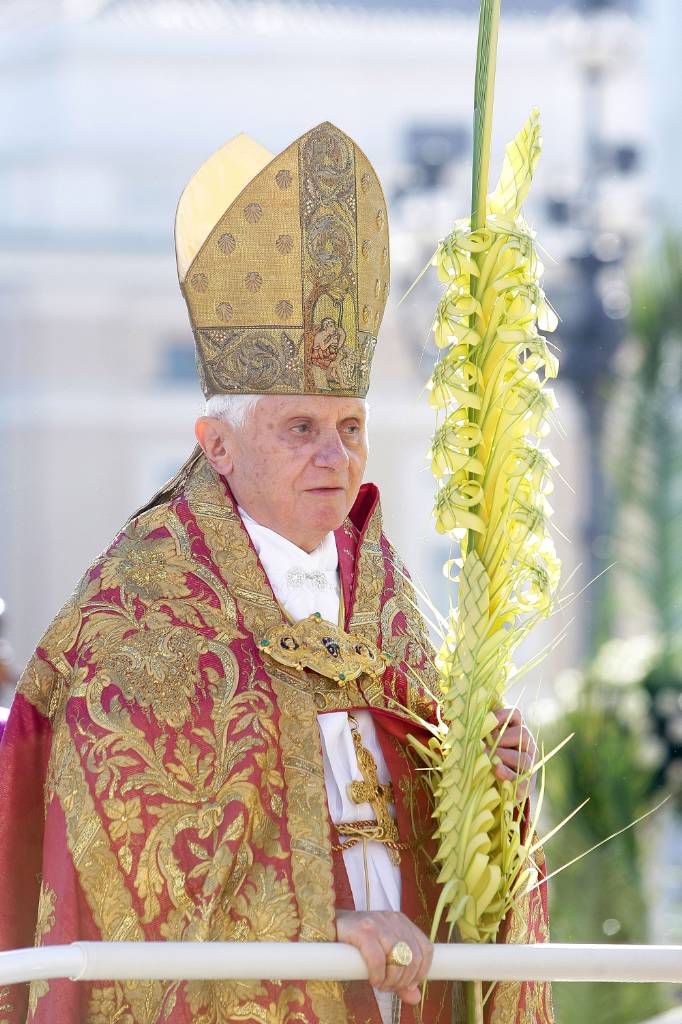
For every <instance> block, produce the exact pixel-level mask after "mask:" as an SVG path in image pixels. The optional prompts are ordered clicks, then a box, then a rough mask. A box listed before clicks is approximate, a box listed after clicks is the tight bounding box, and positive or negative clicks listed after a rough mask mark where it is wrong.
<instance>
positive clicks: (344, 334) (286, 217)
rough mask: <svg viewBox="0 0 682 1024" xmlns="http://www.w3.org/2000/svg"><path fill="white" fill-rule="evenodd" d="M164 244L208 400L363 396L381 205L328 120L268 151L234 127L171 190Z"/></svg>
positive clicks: (381, 298) (379, 193)
mask: <svg viewBox="0 0 682 1024" xmlns="http://www.w3.org/2000/svg"><path fill="white" fill-rule="evenodd" d="M175 248H176V257H177V264H178V277H179V279H180V287H181V289H182V293H183V295H184V297H185V300H186V302H187V307H188V310H189V316H190V320H191V322H192V328H193V330H194V337H195V339H196V345H197V366H198V369H199V375H200V378H201V384H202V387H203V390H204V394H205V395H206V397H207V398H209V397H211V396H212V395H241V394H254V395H262V394H315V395H350V396H358V397H364V396H365V395H366V393H367V389H368V387H369V373H370V366H371V362H372V355H373V353H374V346H375V345H376V339H377V334H378V331H379V325H380V323H381V319H382V316H383V312H384V306H385V304H386V298H387V296H388V287H389V253H388V223H387V214H386V200H385V198H384V193H383V190H382V188H381V184H380V182H379V179H378V177H377V175H376V172H375V171H374V169H373V167H372V165H371V164H370V162H369V160H368V159H367V157H366V156H365V154H364V153H363V152H362V150H360V149H359V148H358V146H356V144H355V143H354V142H353V140H352V139H351V138H349V137H348V136H347V135H345V134H344V133H343V132H342V131H340V130H339V129H338V128H337V127H335V125H333V124H331V123H330V122H329V121H325V122H324V123H323V124H320V125H318V126H317V127H316V128H313V129H312V130H311V131H309V132H306V134H305V135H302V136H301V138H300V139H297V140H296V142H293V143H292V144H291V145H290V146H288V147H287V148H286V149H285V150H284V151H283V152H282V153H280V154H279V156H274V157H273V155H272V154H271V153H269V152H268V150H266V149H265V148H264V147H262V146H260V145H259V144H258V143H257V142H255V141H254V140H253V139H251V138H249V136H247V135H244V134H241V135H237V136H236V137H235V138H234V139H232V140H231V141H230V142H228V143H227V144H226V145H225V146H223V147H222V148H221V149H219V150H218V152H217V153H214V154H213V156H212V157H210V158H209V159H208V160H207V161H206V163H205V164H203V166H202V167H200V168H199V170H198V171H197V173H196V174H195V175H194V177H193V178H192V179H191V180H190V182H189V183H188V185H187V187H186V188H185V190H184V192H183V193H182V196H181V197H180V202H179V204H178V210H177V215H176V220H175Z"/></svg>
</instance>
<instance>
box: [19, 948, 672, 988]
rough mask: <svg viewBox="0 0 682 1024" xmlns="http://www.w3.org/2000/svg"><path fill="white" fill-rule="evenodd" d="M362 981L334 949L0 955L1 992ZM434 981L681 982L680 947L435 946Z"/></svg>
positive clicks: (346, 953) (353, 960)
mask: <svg viewBox="0 0 682 1024" xmlns="http://www.w3.org/2000/svg"><path fill="white" fill-rule="evenodd" d="M264 972H266V974H267V977H268V979H272V980H277V981H280V980H281V981H286V980H307V981H312V980H314V979H323V980H327V981H356V980H363V979H365V978H366V977H367V969H366V967H365V964H364V961H363V959H362V957H361V956H360V953H359V952H358V951H357V950H356V949H354V948H353V947H352V946H349V945H347V944H345V943H334V942H305V943H303V942H301V943H284V942H74V943H71V944H70V945H68V946H44V947H41V948H38V949H33V948H32V949H17V950H11V951H10V952H7V953H0V985H12V984H15V983H18V982H25V981H32V980H34V979H37V978H44V979H48V978H70V979H71V980H72V981H84V980H91V981H104V980H107V981H113V980H120V979H128V980H131V981H132V980H135V979H160V980H168V981H171V980H185V979H190V978H193V979H202V980H208V979H225V980H233V981H234V980H240V981H245V980H249V979H257V980H261V979H262V978H263V977H264ZM429 978H430V979H431V980H434V981H438V980H440V981H443V980H448V981H478V980H481V981H490V980H495V981H524V980H526V979H530V978H532V979H534V980H536V981H612V982H613V981H615V982H622V981H627V982H682V946H614V945H575V944H570V945H563V944H559V943H551V942H549V943H546V944H542V945H536V946H529V945H518V946H514V945H485V946H477V945H468V944H461V945H460V944H457V945H454V944H450V945H436V947H435V950H434V956H433V964H432V967H431V970H430V972H429Z"/></svg>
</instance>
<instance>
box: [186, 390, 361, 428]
mask: <svg viewBox="0 0 682 1024" xmlns="http://www.w3.org/2000/svg"><path fill="white" fill-rule="evenodd" d="M264 397H265V396H264V395H213V397H212V398H208V399H207V400H206V409H205V412H204V415H206V416H215V418H216V419H218V420H222V421H223V423H229V424H230V426H231V427H234V428H235V429H236V430H240V429H241V428H242V427H243V426H244V425H245V424H246V421H247V420H248V418H249V416H251V414H252V413H253V411H254V410H255V408H256V406H257V405H258V403H259V402H260V400H261V398H264ZM360 401H361V402H362V404H363V405H364V407H365V427H367V424H368V423H369V402H368V401H367V399H366V398H361V399H360Z"/></svg>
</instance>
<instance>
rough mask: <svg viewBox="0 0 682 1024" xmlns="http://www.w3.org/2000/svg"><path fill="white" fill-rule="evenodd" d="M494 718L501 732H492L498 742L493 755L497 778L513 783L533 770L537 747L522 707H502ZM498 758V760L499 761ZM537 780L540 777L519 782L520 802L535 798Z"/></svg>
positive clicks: (493, 737)
mask: <svg viewBox="0 0 682 1024" xmlns="http://www.w3.org/2000/svg"><path fill="white" fill-rule="evenodd" d="M494 715H495V718H496V719H497V721H498V722H499V725H498V727H497V729H494V730H493V732H492V733H491V737H492V740H493V743H497V746H496V747H495V748H494V754H493V763H494V764H495V775H496V776H497V777H498V779H509V780H512V781H513V780H514V779H515V778H516V776H517V775H527V774H528V772H530V770H531V769H532V767H533V765H534V764H535V758H536V757H537V752H538V748H537V744H536V742H535V740H534V738H533V734H532V732H531V731H530V729H529V728H528V726H526V725H525V724H524V721H523V717H522V715H521V712H520V711H519V709H518V708H500V709H499V711H495V712H494ZM498 741H499V742H498ZM488 749H489V750H490V748H488ZM495 757H497V758H498V761H497V762H495ZM535 781H536V775H531V776H530V778H529V779H528V778H527V779H525V780H524V781H523V782H520V783H519V787H518V797H519V800H525V799H526V798H527V797H529V796H532V795H533V790H534V789H535Z"/></svg>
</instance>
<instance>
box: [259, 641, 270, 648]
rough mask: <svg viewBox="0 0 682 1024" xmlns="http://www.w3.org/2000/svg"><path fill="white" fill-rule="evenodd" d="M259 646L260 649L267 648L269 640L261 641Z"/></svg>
mask: <svg viewBox="0 0 682 1024" xmlns="http://www.w3.org/2000/svg"><path fill="white" fill-rule="evenodd" d="M260 645H261V647H269V646H270V641H269V640H261V642H260Z"/></svg>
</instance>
